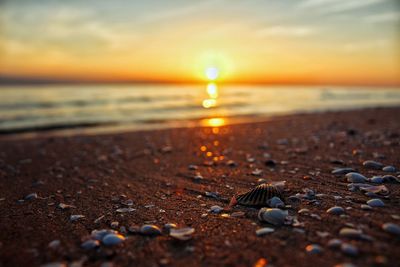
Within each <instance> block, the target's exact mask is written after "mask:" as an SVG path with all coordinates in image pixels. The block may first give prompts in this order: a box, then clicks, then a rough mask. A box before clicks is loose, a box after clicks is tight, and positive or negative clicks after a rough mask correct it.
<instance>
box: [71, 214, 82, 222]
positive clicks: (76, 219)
mask: <svg viewBox="0 0 400 267" xmlns="http://www.w3.org/2000/svg"><path fill="white" fill-rule="evenodd" d="M83 218H85V216H84V215H71V216H70V217H69V220H70V221H71V222H76V221H78V220H80V219H83Z"/></svg>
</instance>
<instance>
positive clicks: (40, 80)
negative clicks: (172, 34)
mask: <svg viewBox="0 0 400 267" xmlns="http://www.w3.org/2000/svg"><path fill="white" fill-rule="evenodd" d="M207 83H216V84H224V85H282V86H285V85H287V86H348V87H357V86H366V87H379V86H382V87H400V82H394V83H393V82H387V83H384V82H383V83H382V82H376V83H361V82H333V81H322V80H320V81H318V80H314V81H312V80H309V81H302V82H300V81H284V80H268V81H267V80H265V81H245V80H236V81H235V80H230V81H218V80H215V81H207V80H203V81H201V80H194V79H193V80H180V81H179V80H167V79H83V78H58V77H45V76H38V77H32V76H14V75H2V74H0V87H1V86H32V85H37V86H40V85H102V84H104V85H106V84H133V85H134V84H138V85H140V84H142V85H151V84H153V85H174V84H175V85H202V84H203V85H204V84H207Z"/></svg>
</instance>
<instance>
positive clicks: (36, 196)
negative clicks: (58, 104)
mask: <svg viewBox="0 0 400 267" xmlns="http://www.w3.org/2000/svg"><path fill="white" fill-rule="evenodd" d="M37 198H38V194H36V193H31V194H29V195H27V196H25V197H24V199H25V200H34V199H37Z"/></svg>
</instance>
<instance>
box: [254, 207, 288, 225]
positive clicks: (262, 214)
mask: <svg viewBox="0 0 400 267" xmlns="http://www.w3.org/2000/svg"><path fill="white" fill-rule="evenodd" d="M287 216H288V211H287V210H281V209H269V208H261V209H260V211H259V212H258V219H259V220H260V221H264V222H267V223H270V224H273V225H276V226H279V225H283V224H284V223H285V220H286V218H287Z"/></svg>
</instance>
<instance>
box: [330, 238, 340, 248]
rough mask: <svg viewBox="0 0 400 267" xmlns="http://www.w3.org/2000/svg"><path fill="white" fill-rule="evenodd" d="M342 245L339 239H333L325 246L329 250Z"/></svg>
mask: <svg viewBox="0 0 400 267" xmlns="http://www.w3.org/2000/svg"><path fill="white" fill-rule="evenodd" d="M342 243H343V242H342V241H341V240H340V239H337V238H334V239H331V240H329V241H328V243H327V246H328V247H329V248H339V247H340V246H341V245H342Z"/></svg>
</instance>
